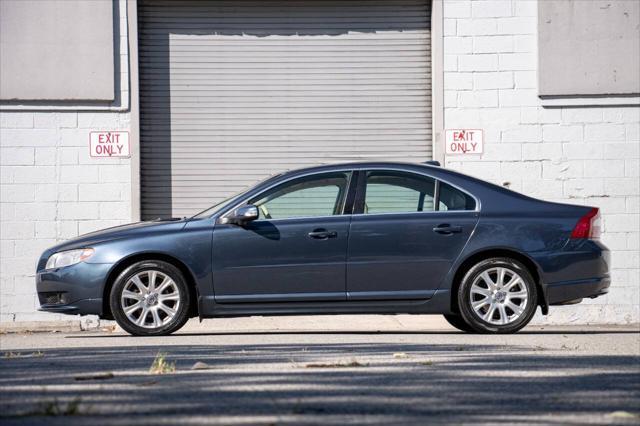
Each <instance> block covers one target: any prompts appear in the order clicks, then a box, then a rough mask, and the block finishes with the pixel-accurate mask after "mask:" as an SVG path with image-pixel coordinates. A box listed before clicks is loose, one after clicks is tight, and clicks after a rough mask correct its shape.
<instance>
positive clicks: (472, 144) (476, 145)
mask: <svg viewBox="0 0 640 426" xmlns="http://www.w3.org/2000/svg"><path fill="white" fill-rule="evenodd" d="M483 139H484V137H483V134H482V130H480V129H447V130H445V131H444V142H445V153H446V154H454V155H455V154H482V150H483V142H484V140H483Z"/></svg>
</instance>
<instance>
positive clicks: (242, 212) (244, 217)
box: [227, 204, 259, 225]
mask: <svg viewBox="0 0 640 426" xmlns="http://www.w3.org/2000/svg"><path fill="white" fill-rule="evenodd" d="M258 216H259V213H258V208H257V207H256V206H254V205H252V204H248V205H246V206H242V207H238V208H237V209H235V210H234V211H233V213H231V214H230V215H229V216H227V223H235V224H237V225H242V224H243V223H247V222H251V221H252V220H256V219H257V218H258Z"/></svg>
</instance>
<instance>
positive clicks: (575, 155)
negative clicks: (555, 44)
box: [443, 0, 640, 323]
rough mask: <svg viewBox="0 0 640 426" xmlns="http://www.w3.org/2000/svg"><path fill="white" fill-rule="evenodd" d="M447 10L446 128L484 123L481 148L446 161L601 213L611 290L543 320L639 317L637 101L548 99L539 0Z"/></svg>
mask: <svg viewBox="0 0 640 426" xmlns="http://www.w3.org/2000/svg"><path fill="white" fill-rule="evenodd" d="M443 11H444V24H445V25H444V27H445V39H444V55H445V75H444V81H445V82H446V84H445V99H446V104H445V128H482V129H484V131H485V152H484V154H483V155H481V156H474V157H468V158H463V157H459V156H448V157H447V158H446V159H445V162H446V165H447V167H451V168H455V169H458V170H461V171H462V172H465V173H468V174H472V175H476V176H478V177H480V178H483V179H487V180H489V181H493V182H495V183H498V184H504V183H505V182H509V183H510V188H512V189H515V190H518V191H522V192H524V193H526V194H528V195H531V196H535V197H540V198H543V199H547V200H551V201H560V202H569V203H574V204H585V205H593V206H597V207H599V208H600V209H601V213H602V215H603V230H604V233H603V236H602V240H603V242H604V243H605V244H607V245H608V246H609V248H610V249H611V250H612V261H613V271H612V275H613V283H612V288H611V292H610V293H609V295H607V296H605V297H601V298H598V299H595V300H589V301H585V302H583V303H582V304H580V305H575V306H566V307H556V308H552V309H551V314H550V315H549V316H548V317H546V318H543V317H539V318H537V321H539V322H546V323H565V322H571V323H588V322H596V323H628V322H638V321H640V306H639V303H640V285H639V281H640V265H639V262H640V260H639V254H638V246H639V241H640V230H639V228H640V216H639V215H638V210H639V208H640V206H639V201H638V200H639V198H638V195H639V194H640V188H639V183H640V179H638V176H639V175H640V170H639V168H640V166H639V161H638V158H639V152H638V148H639V146H640V140H639V136H638V134H639V129H640V108H638V107H607V108H600V107H589V108H553V109H550V108H543V107H542V106H541V103H540V100H539V99H538V96H537V89H536V67H537V52H536V49H537V46H536V37H537V34H536V26H537V24H536V22H537V7H536V1H535V0H513V1H512V0H495V1H484V0H455V1H453V0H445V1H444V8H443ZM468 46H471V51H470V50H469V47H468Z"/></svg>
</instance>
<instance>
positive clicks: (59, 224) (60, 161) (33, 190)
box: [0, 0, 131, 324]
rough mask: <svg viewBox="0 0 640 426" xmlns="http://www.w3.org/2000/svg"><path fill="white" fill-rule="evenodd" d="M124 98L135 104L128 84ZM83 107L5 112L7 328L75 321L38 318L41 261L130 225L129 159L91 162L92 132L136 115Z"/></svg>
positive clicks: (0, 185) (0, 305)
mask: <svg viewBox="0 0 640 426" xmlns="http://www.w3.org/2000/svg"><path fill="white" fill-rule="evenodd" d="M125 11H126V1H125V0H120V35H121V37H120V38H121V46H122V48H121V50H120V53H121V62H122V63H123V65H124V66H123V67H122V69H121V78H122V81H124V82H128V78H129V75H128V51H127V18H126V12H125ZM120 98H121V99H123V100H124V101H127V102H128V84H124V85H123V86H122V91H121V93H120ZM127 102H125V104H126V103H127ZM40 106H45V107H46V105H40ZM81 109H82V108H78V110H76V111H73V110H65V111H62V110H61V111H39V110H37V109H34V110H32V111H0V170H1V172H2V173H1V175H0V207H1V209H0V323H3V324H6V323H8V322H13V321H19V322H31V321H39V320H42V321H47V322H51V321H54V320H56V319H58V320H61V321H65V322H68V320H69V319H70V317H68V316H63V315H53V314H44V313H38V312H36V309H37V307H38V302H37V296H36V291H35V278H34V273H35V267H36V261H37V259H38V257H39V256H40V254H41V253H42V251H43V250H45V249H46V248H47V247H50V246H52V245H54V244H56V243H57V242H60V241H63V240H66V239H69V238H73V237H76V236H78V235H79V234H84V233H87V232H90V231H94V230H97V229H101V228H106V227H109V226H114V225H118V224H122V223H128V222H130V221H131V202H130V200H131V167H130V161H129V159H117V158H114V159H108V158H102V159H96V158H91V157H90V156H89V131H91V130H101V129H103V130H129V127H130V117H129V113H128V112H111V111H105V112H95V111H86V112H83V111H81Z"/></svg>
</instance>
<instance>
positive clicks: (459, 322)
mask: <svg viewBox="0 0 640 426" xmlns="http://www.w3.org/2000/svg"><path fill="white" fill-rule="evenodd" d="M444 319H446V320H447V322H448V323H449V324H451V325H452V326H453V327H455V328H457V329H458V330H460V331H464V332H465V333H474V332H475V330H474V329H473V327H471V326H470V325H469V324H467V322H466V321H465V320H464V318H462V316H461V315H455V314H448V315H444Z"/></svg>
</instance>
